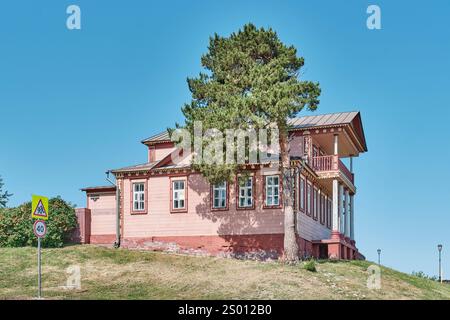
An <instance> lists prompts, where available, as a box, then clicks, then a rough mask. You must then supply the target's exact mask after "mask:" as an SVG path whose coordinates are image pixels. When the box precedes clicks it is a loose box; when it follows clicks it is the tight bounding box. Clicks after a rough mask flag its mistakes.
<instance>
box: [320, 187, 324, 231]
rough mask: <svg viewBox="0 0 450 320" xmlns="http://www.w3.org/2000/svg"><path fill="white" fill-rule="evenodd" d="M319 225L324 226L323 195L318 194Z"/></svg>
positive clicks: (321, 193)
mask: <svg viewBox="0 0 450 320" xmlns="http://www.w3.org/2000/svg"><path fill="white" fill-rule="evenodd" d="M319 221H320V224H322V225H325V194H324V193H323V191H322V192H320V215H319Z"/></svg>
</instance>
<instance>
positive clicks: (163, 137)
mask: <svg viewBox="0 0 450 320" xmlns="http://www.w3.org/2000/svg"><path fill="white" fill-rule="evenodd" d="M166 141H170V136H169V132H167V130H166V131H163V132H160V133H158V134H155V135H153V136H151V137H148V138H147V139H144V140H142V143H144V144H145V143H150V142H151V143H158V142H166Z"/></svg>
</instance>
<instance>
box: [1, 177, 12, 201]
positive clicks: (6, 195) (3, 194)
mask: <svg viewBox="0 0 450 320" xmlns="http://www.w3.org/2000/svg"><path fill="white" fill-rule="evenodd" d="M4 185H5V184H4V183H3V179H2V177H1V176H0V208H4V207H6V203H7V202H8V198H9V197H10V196H12V194H10V193H8V191H5V192H3V186H4Z"/></svg>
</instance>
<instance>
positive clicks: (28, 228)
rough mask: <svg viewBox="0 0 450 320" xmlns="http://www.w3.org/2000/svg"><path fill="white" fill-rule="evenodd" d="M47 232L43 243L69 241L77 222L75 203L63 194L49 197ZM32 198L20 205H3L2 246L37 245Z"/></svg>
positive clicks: (0, 218)
mask: <svg viewBox="0 0 450 320" xmlns="http://www.w3.org/2000/svg"><path fill="white" fill-rule="evenodd" d="M49 211H50V214H49V219H48V221H46V223H47V234H46V236H45V237H44V238H43V239H42V241H41V244H42V246H43V247H62V246H63V244H64V243H67V242H69V240H70V236H71V235H72V232H73V231H74V229H75V228H76V226H77V218H76V215H75V209H74V207H73V205H71V204H70V203H67V202H66V201H64V200H63V199H61V198H60V197H56V198H51V199H49ZM34 221H35V219H32V218H31V202H26V203H24V204H22V205H20V206H18V207H16V208H2V209H0V247H23V246H35V245H36V243H37V238H36V236H35V235H34V233H33V223H34Z"/></svg>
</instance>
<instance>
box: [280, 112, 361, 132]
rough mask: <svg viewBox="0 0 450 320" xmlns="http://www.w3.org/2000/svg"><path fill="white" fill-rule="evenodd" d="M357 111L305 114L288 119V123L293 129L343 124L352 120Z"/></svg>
mask: <svg viewBox="0 0 450 320" xmlns="http://www.w3.org/2000/svg"><path fill="white" fill-rule="evenodd" d="M358 113H359V112H357V111H351V112H339V113H329V114H320V115H314V116H305V117H299V118H293V119H289V121H288V124H289V125H291V126H292V128H293V129H306V128H313V127H323V126H333V125H343V124H349V123H350V122H352V121H353V119H354V118H355V117H356V116H357V115H358Z"/></svg>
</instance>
